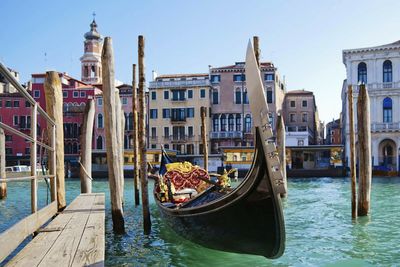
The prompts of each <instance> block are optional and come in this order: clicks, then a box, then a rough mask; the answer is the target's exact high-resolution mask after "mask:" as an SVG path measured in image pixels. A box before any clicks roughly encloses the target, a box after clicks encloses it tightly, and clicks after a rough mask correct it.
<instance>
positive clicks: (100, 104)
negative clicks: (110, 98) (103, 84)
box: [97, 97, 103, 106]
mask: <svg viewBox="0 0 400 267" xmlns="http://www.w3.org/2000/svg"><path fill="white" fill-rule="evenodd" d="M97 105H98V106H102V105H103V98H101V97H100V98H97Z"/></svg>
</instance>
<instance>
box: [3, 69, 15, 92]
mask: <svg viewBox="0 0 400 267" xmlns="http://www.w3.org/2000/svg"><path fill="white" fill-rule="evenodd" d="M8 70H9V71H10V72H11V74H12V75H13V76H14V78H15V79H16V80H17V81H19V73H18V72H17V71H15V70H13V69H10V68H8ZM15 92H17V89H15V88H14V86H13V85H12V84H10V83H9V81H7V80H6V78H5V77H3V76H2V75H1V74H0V94H4V93H6V94H8V93H15Z"/></svg>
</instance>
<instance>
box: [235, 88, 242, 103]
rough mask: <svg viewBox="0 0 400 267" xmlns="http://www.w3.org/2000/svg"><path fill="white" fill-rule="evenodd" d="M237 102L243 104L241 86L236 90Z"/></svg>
mask: <svg viewBox="0 0 400 267" xmlns="http://www.w3.org/2000/svg"><path fill="white" fill-rule="evenodd" d="M235 104H242V92H241V90H240V89H239V88H237V89H236V91H235Z"/></svg>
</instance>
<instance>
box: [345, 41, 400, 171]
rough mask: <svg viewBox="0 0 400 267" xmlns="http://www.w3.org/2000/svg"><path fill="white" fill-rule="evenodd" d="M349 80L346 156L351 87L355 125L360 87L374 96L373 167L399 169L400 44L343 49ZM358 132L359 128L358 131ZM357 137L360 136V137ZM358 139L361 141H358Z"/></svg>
mask: <svg viewBox="0 0 400 267" xmlns="http://www.w3.org/2000/svg"><path fill="white" fill-rule="evenodd" d="M343 63H344V64H345V66H346V72H347V80H345V81H344V84H343V88H342V102H343V118H344V120H345V121H344V138H345V144H346V146H345V153H346V158H347V159H349V153H350V151H349V143H350V137H349V120H348V105H347V90H348V89H347V88H348V85H352V86H353V95H354V112H355V115H354V117H355V123H356V124H357V115H356V111H357V108H356V103H357V96H358V84H359V83H364V84H366V87H367V89H368V93H369V96H370V105H371V106H370V110H371V142H372V164H373V166H374V167H376V166H384V167H387V168H388V169H391V170H399V169H400V168H399V150H400V41H397V42H394V43H391V44H387V45H382V46H376V47H367V48H357V49H348V50H343ZM356 130H357V128H356ZM356 138H357V137H356ZM356 140H357V139H356Z"/></svg>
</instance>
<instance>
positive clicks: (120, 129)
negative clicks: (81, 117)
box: [115, 89, 125, 204]
mask: <svg viewBox="0 0 400 267" xmlns="http://www.w3.org/2000/svg"><path fill="white" fill-rule="evenodd" d="M115 108H116V120H117V143H118V145H117V148H118V161H119V163H118V166H119V172H120V175H119V178H120V180H121V182H120V192H121V201H122V204H124V183H125V180H124V124H125V121H124V118H125V117H124V115H123V114H124V113H123V112H122V105H121V98H120V96H119V91H118V89H115Z"/></svg>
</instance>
